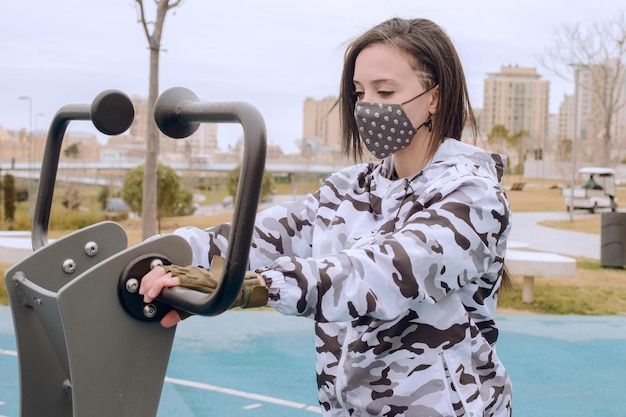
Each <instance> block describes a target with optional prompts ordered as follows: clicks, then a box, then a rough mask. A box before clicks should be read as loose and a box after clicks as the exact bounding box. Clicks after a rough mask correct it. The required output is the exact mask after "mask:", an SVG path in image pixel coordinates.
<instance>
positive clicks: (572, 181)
mask: <svg viewBox="0 0 626 417" xmlns="http://www.w3.org/2000/svg"><path fill="white" fill-rule="evenodd" d="M570 66H572V67H574V132H573V134H572V178H571V179H570V189H569V191H570V201H569V206H568V211H569V221H570V223H571V222H573V221H574V186H575V184H576V141H577V137H578V71H579V67H578V64H570Z"/></svg>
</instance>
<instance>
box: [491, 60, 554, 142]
mask: <svg viewBox="0 0 626 417" xmlns="http://www.w3.org/2000/svg"><path fill="white" fill-rule="evenodd" d="M549 93H550V82H549V81H547V80H542V79H541V75H539V74H538V73H537V70H536V69H535V68H523V67H518V66H503V67H501V69H500V72H498V73H492V74H488V77H487V78H486V79H485V83H484V96H483V109H482V113H481V117H480V128H481V131H483V132H485V134H489V132H491V130H492V129H493V127H494V126H496V125H503V126H505V127H506V128H507V129H508V131H509V133H510V134H515V133H518V132H521V131H526V132H528V141H527V148H528V149H529V150H532V149H540V148H543V147H545V145H546V141H547V138H548V117H549Z"/></svg>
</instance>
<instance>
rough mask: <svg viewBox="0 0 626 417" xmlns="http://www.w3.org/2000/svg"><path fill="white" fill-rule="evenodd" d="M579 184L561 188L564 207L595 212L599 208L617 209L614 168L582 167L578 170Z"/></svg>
mask: <svg viewBox="0 0 626 417" xmlns="http://www.w3.org/2000/svg"><path fill="white" fill-rule="evenodd" d="M578 180H579V184H580V185H579V186H578V187H576V188H574V190H573V192H572V190H571V188H563V191H562V195H563V196H564V197H565V207H567V209H568V210H569V209H570V207H572V208H573V209H585V210H589V211H590V212H591V213H595V212H596V210H598V209H600V208H610V209H611V211H615V210H617V197H616V196H615V170H613V169H611V168H606V167H583V168H580V169H579V170H578Z"/></svg>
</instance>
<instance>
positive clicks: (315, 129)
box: [302, 96, 341, 154]
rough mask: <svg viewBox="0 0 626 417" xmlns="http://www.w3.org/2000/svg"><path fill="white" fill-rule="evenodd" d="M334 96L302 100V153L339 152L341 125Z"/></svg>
mask: <svg viewBox="0 0 626 417" xmlns="http://www.w3.org/2000/svg"><path fill="white" fill-rule="evenodd" d="M336 102H337V98H336V97H332V96H329V97H325V98H323V99H322V100H315V99H312V98H309V97H308V98H306V99H305V100H304V110H303V126H302V153H303V154H312V153H318V152H324V153H340V152H341V125H340V122H339V107H338V106H335V103H336Z"/></svg>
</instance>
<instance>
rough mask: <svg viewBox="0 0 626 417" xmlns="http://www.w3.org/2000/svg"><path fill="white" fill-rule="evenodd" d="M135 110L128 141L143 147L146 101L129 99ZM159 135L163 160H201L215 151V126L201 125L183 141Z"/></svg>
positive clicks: (140, 98) (145, 129)
mask: <svg viewBox="0 0 626 417" xmlns="http://www.w3.org/2000/svg"><path fill="white" fill-rule="evenodd" d="M131 100H132V102H133V106H134V108H135V119H134V120H133V123H132V125H131V127H130V140H131V142H133V143H140V144H141V145H142V146H144V145H145V141H146V135H147V124H146V123H147V119H148V114H147V108H148V106H147V100H146V99H145V98H142V97H138V96H133V97H132V98H131ZM159 134H160V138H161V139H160V146H159V153H160V155H161V158H162V159H165V160H192V159H193V158H203V157H206V156H207V155H209V154H211V153H212V152H213V151H215V150H216V149H217V124H215V123H202V124H200V127H199V128H198V130H196V132H194V133H193V134H192V135H191V136H189V137H188V138H184V139H171V138H168V137H167V136H165V135H163V134H161V133H159Z"/></svg>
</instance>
